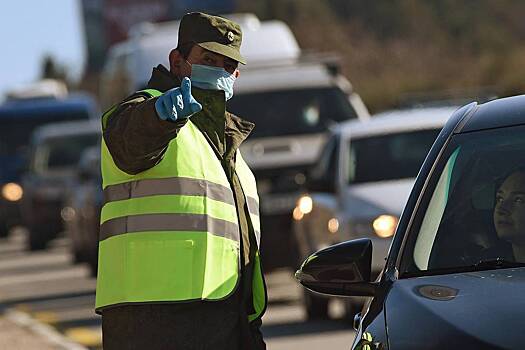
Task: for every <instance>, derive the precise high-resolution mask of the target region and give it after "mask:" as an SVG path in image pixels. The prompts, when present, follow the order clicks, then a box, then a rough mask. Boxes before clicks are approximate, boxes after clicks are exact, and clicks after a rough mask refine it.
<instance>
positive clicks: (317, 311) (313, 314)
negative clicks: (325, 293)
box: [304, 291, 330, 320]
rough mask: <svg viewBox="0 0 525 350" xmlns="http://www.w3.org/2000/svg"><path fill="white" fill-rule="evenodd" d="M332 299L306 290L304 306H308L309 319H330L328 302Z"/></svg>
mask: <svg viewBox="0 0 525 350" xmlns="http://www.w3.org/2000/svg"><path fill="white" fill-rule="evenodd" d="M329 301H330V300H329V299H328V298H325V297H321V296H318V295H315V294H313V293H312V292H308V291H305V292H304V306H305V308H306V315H307V317H308V319H309V320H326V319H328V302H329Z"/></svg>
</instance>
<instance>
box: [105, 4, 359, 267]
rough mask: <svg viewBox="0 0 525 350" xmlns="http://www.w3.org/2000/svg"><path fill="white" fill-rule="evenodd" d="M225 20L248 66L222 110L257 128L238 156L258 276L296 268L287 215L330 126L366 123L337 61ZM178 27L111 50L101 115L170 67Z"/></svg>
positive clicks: (144, 30)
mask: <svg viewBox="0 0 525 350" xmlns="http://www.w3.org/2000/svg"><path fill="white" fill-rule="evenodd" d="M225 17H228V18H230V19H232V20H235V21H236V22H237V23H239V24H240V26H241V28H242V31H243V44H242V47H241V53H242V55H243V56H244V57H245V58H246V60H247V62H248V64H247V65H246V66H241V67H240V70H241V77H240V79H239V80H238V81H237V82H236V83H235V87H234V97H233V98H232V99H231V100H229V101H228V110H229V111H231V112H232V113H234V114H236V115H238V116H240V117H242V118H244V119H247V120H250V121H252V122H254V123H255V124H256V127H255V129H254V131H253V133H252V135H251V136H250V138H248V140H247V141H246V142H245V143H244V144H243V145H242V146H241V151H242V152H243V155H244V157H245V159H246V161H247V162H248V164H249V165H250V167H251V168H252V170H253V171H254V173H255V176H256V178H257V182H258V190H259V194H260V202H261V203H260V204H261V226H262V227H261V230H262V232H263V237H262V243H261V254H262V259H263V261H264V266H265V270H271V269H274V268H278V267H293V268H295V267H296V266H295V264H296V261H297V259H296V256H295V253H297V249H296V244H295V241H294V239H293V235H292V231H291V223H292V211H293V209H294V207H295V204H296V203H295V200H296V198H297V196H298V194H299V192H300V188H301V186H302V185H303V184H304V182H305V180H306V171H307V169H308V168H309V167H310V166H311V165H312V164H313V163H314V162H315V160H316V159H317V157H318V155H319V152H320V150H321V149H322V147H323V145H324V143H325V141H326V134H327V131H328V129H329V127H330V126H331V125H333V124H336V123H339V122H342V121H346V120H350V119H361V120H366V119H368V118H369V113H368V110H367V108H366V106H365V105H364V103H363V101H362V100H361V98H360V96H359V95H358V94H357V93H356V92H355V91H354V90H353V88H352V85H351V84H350V82H349V81H348V79H346V78H345V77H344V76H343V75H342V74H341V73H340V71H339V69H338V65H337V61H335V60H333V59H332V58H330V57H328V58H327V57H321V56H313V55H304V54H303V53H302V51H301V49H300V47H299V45H298V43H297V40H296V39H295V37H294V35H293V33H292V31H291V30H290V28H289V27H288V26H287V25H286V24H285V23H284V22H281V21H277V20H272V21H259V19H258V18H257V17H256V16H255V15H253V14H235V15H225ZM178 27H179V22H178V21H175V22H166V23H159V24H151V23H146V24H142V25H140V26H138V27H135V28H133V29H132V31H131V33H130V39H129V40H128V41H126V42H122V43H119V44H117V45H115V46H114V47H113V48H111V49H110V51H109V56H108V60H107V62H106V65H105V69H104V78H103V79H102V85H101V89H100V90H101V93H102V95H101V101H102V104H103V105H104V106H105V108H107V107H109V106H110V105H112V104H114V103H116V102H118V101H119V100H121V99H122V98H124V97H125V96H128V95H129V94H130V93H132V92H133V91H136V90H139V89H142V88H144V86H145V85H146V83H147V80H148V79H149V77H150V75H151V69H152V67H155V66H156V65H158V64H159V63H162V64H164V65H165V66H166V67H169V65H168V54H169V52H170V50H172V49H173V48H175V47H176V46H177V33H178Z"/></svg>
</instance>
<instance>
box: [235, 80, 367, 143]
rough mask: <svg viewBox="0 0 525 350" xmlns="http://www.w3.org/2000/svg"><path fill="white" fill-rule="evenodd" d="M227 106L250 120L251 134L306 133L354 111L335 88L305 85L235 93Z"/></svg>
mask: <svg viewBox="0 0 525 350" xmlns="http://www.w3.org/2000/svg"><path fill="white" fill-rule="evenodd" d="M228 110H229V111H231V112H232V113H234V114H236V115H238V116H240V117H242V118H244V119H247V120H249V121H252V122H254V123H255V125H256V127H255V129H254V130H253V133H252V135H251V136H252V137H267V136H282V135H297V134H310V133H317V132H322V131H325V130H327V128H328V126H330V125H332V124H335V123H337V122H341V121H344V120H348V119H353V118H357V114H356V112H355V110H354V108H353V107H352V105H351V104H350V102H349V100H348V96H347V95H346V94H345V93H344V92H343V91H341V90H340V89H338V88H335V87H330V88H308V89H297V90H279V91H264V92H254V93H244V94H238V95H235V96H234V97H233V98H232V99H231V100H230V101H228Z"/></svg>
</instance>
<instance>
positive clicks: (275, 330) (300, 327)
mask: <svg viewBox="0 0 525 350" xmlns="http://www.w3.org/2000/svg"><path fill="white" fill-rule="evenodd" d="M341 330H343V331H344V330H348V331H351V330H352V326H351V325H349V324H348V323H346V322H344V321H342V320H323V321H297V322H288V323H277V324H271V325H268V326H263V327H262V332H263V334H264V337H265V338H276V337H286V336H299V335H303V334H314V333H315V334H318V333H325V332H334V331H341Z"/></svg>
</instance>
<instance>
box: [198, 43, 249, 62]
mask: <svg viewBox="0 0 525 350" xmlns="http://www.w3.org/2000/svg"><path fill="white" fill-rule="evenodd" d="M197 45H199V46H200V47H202V48H203V49H206V50H208V51H211V52H215V53H218V54H219V55H223V56H226V57H229V58H231V59H233V60H235V61H237V62H239V63H242V64H246V60H245V59H244V58H243V57H242V56H241V54H240V52H239V50H237V49H234V48H232V47H230V46H227V45H223V44H219V43H216V42H213V41H212V42H205V43H197Z"/></svg>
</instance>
